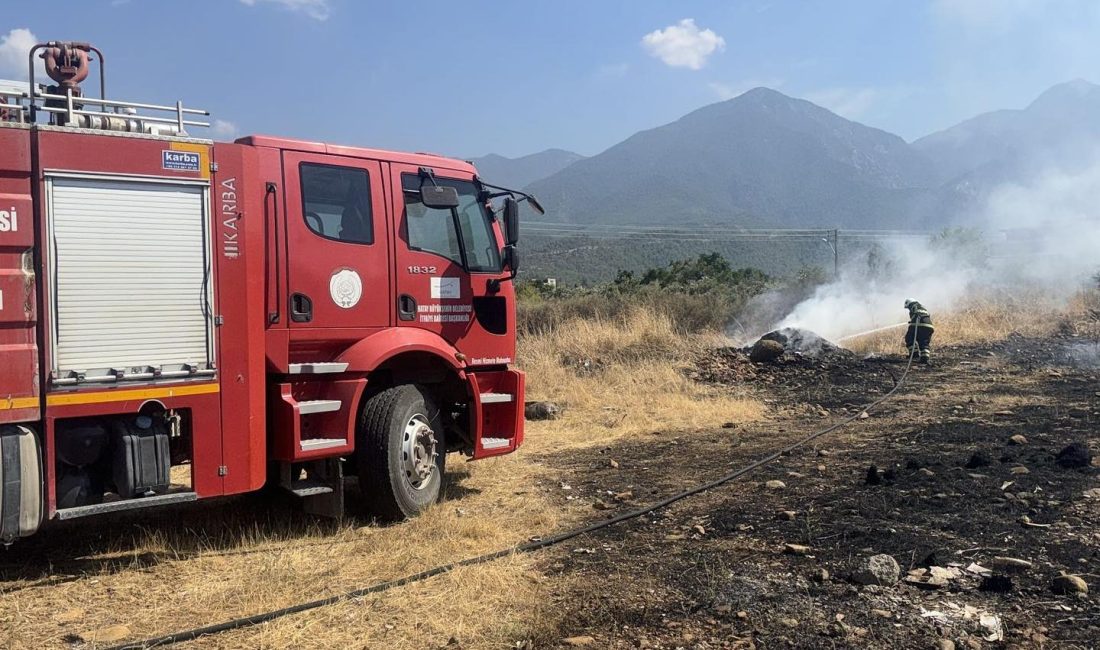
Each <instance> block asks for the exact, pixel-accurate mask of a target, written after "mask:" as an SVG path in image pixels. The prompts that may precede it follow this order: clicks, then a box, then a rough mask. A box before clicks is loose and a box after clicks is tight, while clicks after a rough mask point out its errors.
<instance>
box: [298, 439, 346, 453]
mask: <svg viewBox="0 0 1100 650" xmlns="http://www.w3.org/2000/svg"><path fill="white" fill-rule="evenodd" d="M346 444H348V441H347V440H344V439H343V438H309V439H306V440H303V441H302V451H317V450H318V449H328V448H329V447H343V446H344V445H346Z"/></svg>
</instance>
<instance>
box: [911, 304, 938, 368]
mask: <svg viewBox="0 0 1100 650" xmlns="http://www.w3.org/2000/svg"><path fill="white" fill-rule="evenodd" d="M905 308H906V309H908V310H909V328H908V329H907V330H906V331H905V347H906V348H907V349H908V350H909V354H910V356H912V355H913V354H916V353H917V352H918V351H919V352H920V362H921V363H923V364H927V363H928V362H929V361H931V357H932V348H931V347H930V346H931V345H932V333H933V332H935V331H936V328H935V327H934V326H933V325H932V314H930V313H928V310H927V309H925V308H924V306H923V305H921V304H920V303H919V302H917V301H916V300H906V301H905Z"/></svg>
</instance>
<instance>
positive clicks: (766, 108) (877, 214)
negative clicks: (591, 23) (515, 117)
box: [474, 80, 1100, 230]
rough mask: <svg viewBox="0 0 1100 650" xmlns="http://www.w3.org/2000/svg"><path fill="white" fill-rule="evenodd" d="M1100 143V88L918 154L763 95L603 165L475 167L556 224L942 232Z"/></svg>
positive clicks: (973, 124)
mask: <svg viewBox="0 0 1100 650" xmlns="http://www.w3.org/2000/svg"><path fill="white" fill-rule="evenodd" d="M1098 143H1100V86H1096V85H1094V84H1091V83H1089V82H1086V81H1082V80H1076V81H1071V82H1068V83H1064V84H1059V85H1057V86H1054V87H1052V88H1050V89H1049V90H1047V91H1046V92H1044V93H1043V94H1042V95H1041V96H1040V97H1038V98H1037V99H1036V100H1035V101H1034V102H1032V103H1031V104H1030V105H1029V106H1027V107H1026V108H1023V109H1010V110H999V111H994V112H991V113H985V114H983V115H979V116H976V117H974V118H972V119H969V120H966V121H964V122H962V123H960V124H958V125H956V126H954V127H951V128H949V129H946V130H944V131H940V132H938V133H934V134H931V135H928V136H926V137H923V138H920V139H918V140H916V141H915V142H913V143H907V142H905V141H904V140H903V139H902V138H900V137H898V136H896V135H893V134H891V133H887V132H885V131H882V130H879V129H875V128H872V127H868V126H865V125H863V124H860V123H858V122H854V121H851V120H847V119H845V118H843V117H840V116H839V115H836V114H834V113H832V112H830V111H829V110H827V109H825V108H822V107H820V106H817V105H815V104H813V103H811V102H808V101H806V100H802V99H795V98H792V97H788V96H786V95H784V94H782V93H780V92H777V91H775V90H771V89H768V88H756V89H753V90H750V91H748V92H746V93H744V94H742V95H740V96H738V97H736V98H734V99H730V100H728V101H724V102H720V103H717V104H712V105H710V106H706V107H704V108H701V109H699V110H696V111H694V112H692V113H689V114H688V115H685V116H684V117H682V118H681V119H679V120H677V121H675V122H672V123H671V124H666V125H663V126H659V127H657V128H654V129H650V130H648V131H642V132H639V133H636V134H635V135H633V136H631V137H629V138H627V139H626V140H624V141H623V142H621V143H619V144H617V145H615V146H613V147H611V148H610V149H608V150H606V151H604V152H602V153H600V154H598V155H596V156H593V157H591V158H583V157H581V156H578V155H577V154H570V153H569V152H563V151H557V150H550V151H547V152H543V153H541V154H535V155H533V156H527V157H524V158H520V159H516V160H514V161H509V160H507V159H503V158H501V157H499V156H487V157H485V158H482V159H478V160H475V161H474V162H475V164H477V165H478V167H479V170H480V171H481V173H482V176H483V177H484V178H486V179H487V180H489V181H490V182H499V183H501V184H506V185H508V184H511V185H512V186H523V187H527V188H528V189H530V190H531V191H533V192H534V193H535V194H536V195H537V196H538V197H539V199H540V201H541V202H542V203H543V204H544V205H545V206H546V208H547V215H546V216H545V217H541V219H542V220H546V221H558V222H563V223H576V224H589V223H594V224H615V225H626V224H630V225H662V226H672V227H676V226H689V227H690V226H700V225H721V226H730V227H748V228H751V227H786V228H833V227H839V228H846V229H882V228H901V229H920V230H929V229H937V228H940V227H943V226H946V225H951V224H955V223H965V222H966V221H967V220H968V218H969V216H970V213H971V212H972V211H973V210H974V209H975V207H976V206H977V205H978V204H979V203H980V199H981V198H982V196H984V194H985V193H986V192H988V191H989V190H990V189H992V188H993V187H995V186H997V185H999V184H1002V183H1004V182H1020V181H1025V180H1027V179H1029V178H1031V177H1032V176H1034V175H1035V174H1036V173H1038V172H1039V171H1041V170H1044V169H1048V168H1050V167H1051V166H1056V167H1059V168H1062V169H1065V170H1072V169H1074V168H1079V167H1081V166H1083V165H1088V164H1092V163H1094V162H1095V161H1096V157H1095V154H1096V150H1097V149H1096V146H1097V144H1098ZM571 158H572V159H571Z"/></svg>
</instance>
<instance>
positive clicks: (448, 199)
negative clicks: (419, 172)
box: [420, 185, 458, 210]
mask: <svg viewBox="0 0 1100 650" xmlns="http://www.w3.org/2000/svg"><path fill="white" fill-rule="evenodd" d="M420 202H421V203H423V204H424V207H426V208H432V209H435V210H450V209H451V208H457V207H458V190H456V189H455V188H453V187H445V186H442V185H421V186H420Z"/></svg>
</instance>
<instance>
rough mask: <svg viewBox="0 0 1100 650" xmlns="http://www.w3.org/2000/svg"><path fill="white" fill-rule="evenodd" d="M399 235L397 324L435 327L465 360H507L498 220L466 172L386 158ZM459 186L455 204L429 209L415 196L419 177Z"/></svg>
mask: <svg viewBox="0 0 1100 650" xmlns="http://www.w3.org/2000/svg"><path fill="white" fill-rule="evenodd" d="M390 169H391V173H392V177H391V180H390V183H391V185H392V187H393V195H394V198H393V202H394V211H393V213H394V215H395V217H396V219H397V229H396V230H397V232H398V233H399V234H398V241H397V242H396V245H395V250H396V255H397V259H396V264H397V294H398V295H397V317H398V325H402V326H409V327H419V328H422V329H426V330H429V331H433V332H436V333H437V334H439V335H440V336H442V337H443V338H444V339H446V340H447V341H448V342H450V343H451V344H452V345H454V346H455V347H456V348H458V350H459V351H460V352H462V353H463V354H465V355H466V357H467V359H468V363H469V364H470V365H475V366H476V365H496V364H504V363H511V361H512V357H513V355H514V351H515V350H514V343H515V339H514V323H512V322H510V320H511V316H510V314H509V309H508V300H510V299H511V296H512V287H511V283H508V282H506V283H503V284H502V285H496V286H495V285H494V283H493V281H494V280H499V279H501V278H504V277H505V276H506V275H507V273H504V272H503V270H502V269H501V259H500V233H499V230H500V226H499V224H498V223H497V222H496V221H495V219H494V217H493V216H492V214H491V213H490V212H489V211H487V210H486V209H485V208H484V207H483V205H482V204H481V202H480V201H479V200H478V196H477V186H476V185H475V183H474V182H473V176H472V174H469V173H463V172H453V171H450V170H442V169H439V170H435V171H434V179H427V178H426V177H425V176H424V175H422V174H420V170H419V168H417V167H415V166H412V165H403V164H392V165H391V167H390ZM424 182H426V183H429V184H431V183H438V184H439V185H446V186H450V187H454V188H455V189H456V190H457V191H458V197H459V206H458V208H457V209H455V210H454V211H453V212H452V211H451V210H440V209H431V208H427V207H425V206H424V204H423V203H421V201H420V198H419V188H420V185H421V183H424Z"/></svg>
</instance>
